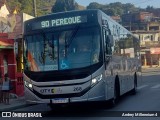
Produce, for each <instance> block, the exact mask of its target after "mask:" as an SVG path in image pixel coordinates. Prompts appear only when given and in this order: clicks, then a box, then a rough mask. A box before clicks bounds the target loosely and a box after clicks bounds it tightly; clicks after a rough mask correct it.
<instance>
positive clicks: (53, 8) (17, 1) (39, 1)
mask: <svg viewBox="0 0 160 120" xmlns="http://www.w3.org/2000/svg"><path fill="white" fill-rule="evenodd" d="M6 2H7V5H8V6H9V8H10V9H11V11H13V10H14V9H15V8H16V9H17V11H18V12H19V13H22V12H25V13H27V14H30V15H34V13H33V0H6ZM36 7H37V15H38V16H41V15H45V14H49V13H51V12H53V13H56V12H62V11H70V10H81V9H86V8H85V7H83V6H80V5H78V3H76V2H75V0H36ZM87 9H100V10H102V11H104V12H105V13H106V14H108V15H110V16H115V15H119V16H121V15H122V14H124V13H128V12H131V13H132V12H139V11H149V12H152V11H153V10H155V8H153V7H152V6H148V7H147V8H146V9H141V8H137V7H135V6H134V5H133V4H131V3H126V4H122V3H121V2H115V3H110V4H99V3H96V2H92V3H90V4H89V5H88V6H87Z"/></svg>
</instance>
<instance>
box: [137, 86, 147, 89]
mask: <svg viewBox="0 0 160 120" xmlns="http://www.w3.org/2000/svg"><path fill="white" fill-rule="evenodd" d="M147 86H148V85H142V86H139V87H137V89H142V88H145V87H147Z"/></svg>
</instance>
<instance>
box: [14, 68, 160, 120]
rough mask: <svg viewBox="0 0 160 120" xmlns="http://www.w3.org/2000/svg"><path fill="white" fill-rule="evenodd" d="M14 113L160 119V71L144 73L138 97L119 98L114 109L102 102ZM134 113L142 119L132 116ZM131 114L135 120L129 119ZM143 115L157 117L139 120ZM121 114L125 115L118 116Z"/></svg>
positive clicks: (99, 119) (97, 119) (110, 119)
mask: <svg viewBox="0 0 160 120" xmlns="http://www.w3.org/2000/svg"><path fill="white" fill-rule="evenodd" d="M14 111H16V112H25V111H27V112H28V111H30V112H41V113H42V117H43V119H53V118H54V120H56V119H62V120H70V119H72V120H75V119H76V120H81V119H82V118H83V120H91V119H92V120H117V119H118V120H132V119H134V120H158V119H160V71H159V70H156V71H149V70H148V71H147V70H146V71H145V72H144V73H143V74H142V80H141V81H139V82H138V91H137V94H136V95H129V94H127V95H124V96H122V97H121V99H120V101H119V103H118V104H117V105H116V106H115V107H113V108H110V107H109V106H108V105H107V104H104V103H92V104H81V105H72V106H67V107H66V106H64V107H62V108H60V109H58V110H51V109H50V107H49V106H47V105H44V104H40V105H34V106H29V107H25V108H20V109H16V110H14ZM136 113H138V115H139V116H141V117H135V114H136ZM148 113H149V114H148ZM132 114H134V117H131V116H132ZM144 114H147V115H151V116H152V115H155V116H157V115H159V117H142V116H145V115H144ZM123 115H125V116H124V117H121V116H123ZM127 115H130V116H129V117H128V116H127ZM126 116H127V117H126ZM30 119H31V118H30Z"/></svg>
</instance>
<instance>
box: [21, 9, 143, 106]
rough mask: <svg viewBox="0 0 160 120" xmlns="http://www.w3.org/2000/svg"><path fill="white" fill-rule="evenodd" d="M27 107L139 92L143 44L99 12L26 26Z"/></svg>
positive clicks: (47, 17) (68, 14)
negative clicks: (29, 104) (141, 46)
mask: <svg viewBox="0 0 160 120" xmlns="http://www.w3.org/2000/svg"><path fill="white" fill-rule="evenodd" d="M23 62H24V72H23V73H24V75H23V77H24V84H25V97H26V101H27V103H46V104H48V105H50V106H51V107H52V106H54V105H62V104H68V103H82V102H93V101H94V102H98V101H99V102H100V101H106V102H107V101H109V102H110V103H111V104H113V105H115V104H116V102H117V101H118V99H119V97H120V96H121V95H123V94H125V93H128V92H131V93H133V94H135V93H136V91H137V82H138V81H139V79H140V77H141V61H140V41H139V40H138V38H136V37H135V36H134V35H133V34H132V33H131V32H129V31H128V30H127V29H125V28H124V27H122V26H121V25H120V24H119V23H117V22H116V21H114V20H113V19H111V18H110V17H109V16H107V15H106V14H105V13H103V12H102V11H100V10H97V9H95V10H80V11H68V12H59V13H54V14H49V15H45V16H41V17H37V18H34V19H31V20H28V21H26V22H25V24H24V40H23Z"/></svg>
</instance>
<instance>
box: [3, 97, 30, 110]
mask: <svg viewBox="0 0 160 120" xmlns="http://www.w3.org/2000/svg"><path fill="white" fill-rule="evenodd" d="M25 106H27V104H26V102H25V98H24V97H17V96H15V95H14V94H11V96H10V104H9V105H6V104H4V103H0V111H11V110H14V109H17V108H21V107H25Z"/></svg>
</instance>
